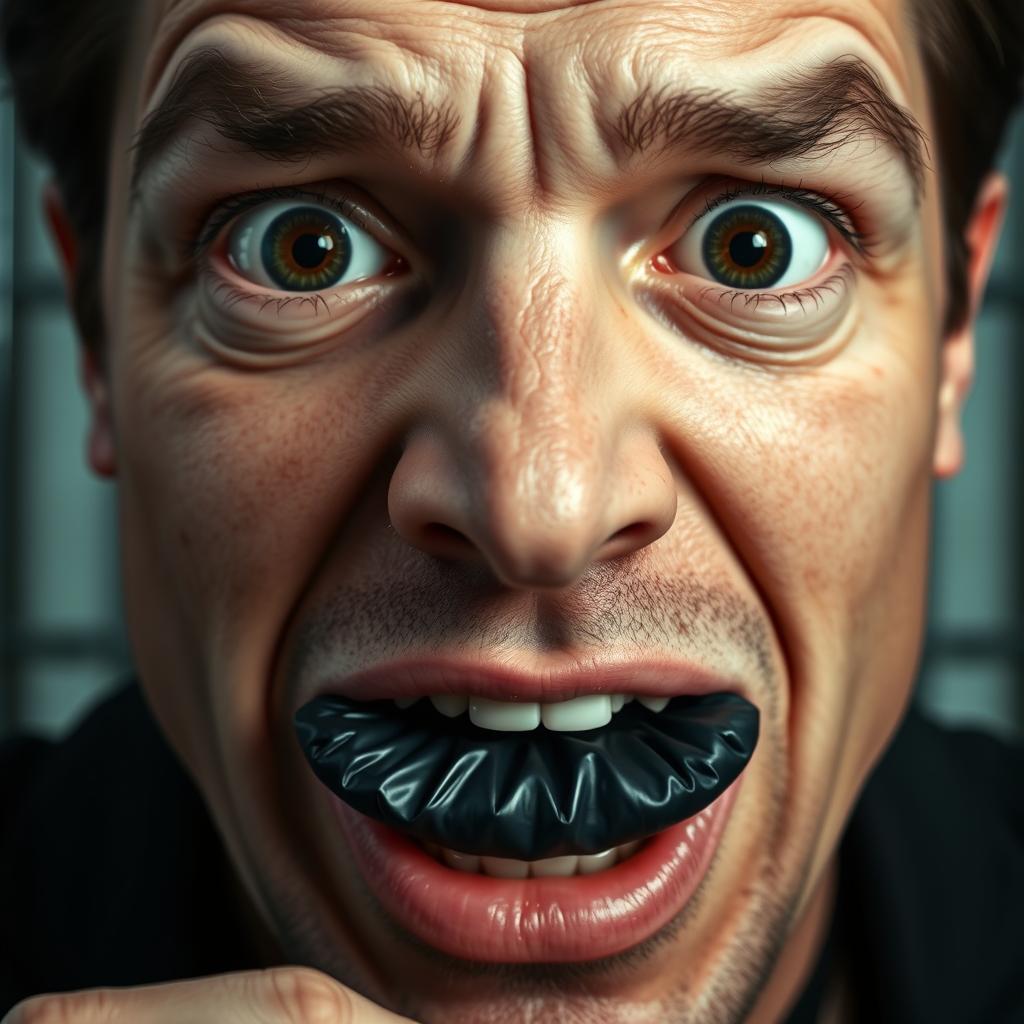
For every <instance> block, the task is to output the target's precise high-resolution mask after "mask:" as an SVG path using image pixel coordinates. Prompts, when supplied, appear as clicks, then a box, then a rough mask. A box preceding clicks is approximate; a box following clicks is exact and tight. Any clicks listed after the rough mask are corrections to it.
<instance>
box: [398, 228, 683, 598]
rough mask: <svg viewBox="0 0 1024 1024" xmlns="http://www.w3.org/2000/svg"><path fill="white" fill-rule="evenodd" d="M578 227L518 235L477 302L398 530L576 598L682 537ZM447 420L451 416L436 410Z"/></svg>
mask: <svg viewBox="0 0 1024 1024" xmlns="http://www.w3.org/2000/svg"><path fill="white" fill-rule="evenodd" d="M571 234H572V228H571V227H570V226H568V225H565V224H560V225H557V226H551V225H549V226H548V227H547V228H546V229H543V230H542V229H540V228H537V227H536V226H535V225H534V226H532V227H530V228H525V227H520V228H516V229H513V228H509V229H508V230H506V231H504V232H502V233H501V234H500V237H498V238H496V239H495V240H494V244H493V245H492V246H491V248H490V251H489V253H488V255H487V257H486V258H485V259H484V260H482V261H481V262H480V263H479V264H478V265H477V268H476V275H475V278H474V280H473V281H472V283H471V284H467V294H466V295H465V296H464V298H463V301H462V304H461V305H462V312H461V313H460V314H459V316H458V326H457V327H454V328H453V330H454V332H455V333H456V334H459V335H461V341H460V343H459V345H458V359H457V360H456V364H460V365H461V367H462V369H463V371H464V375H463V376H462V377H461V381H460V383H459V384H458V385H456V386H455V387H453V388H452V389H451V390H448V391H446V393H445V394H444V395H442V396H440V397H438V398H437V401H438V402H441V403H442V404H443V405H444V406H447V408H446V409H445V410H444V412H442V413H441V416H440V420H441V422H440V423H438V424H435V425H433V427H432V428H431V429H428V430H423V431H421V432H417V433H414V435H413V437H412V438H411V439H410V443H409V446H408V447H407V449H406V451H405V452H404V453H403V456H402V459H401V460H400V463H399V466H398V467H397V468H396V471H395V476H394V478H393V480H392V488H391V493H390V495H389V504H390V512H391V518H392V523H393V525H394V526H395V529H396V530H397V531H398V532H399V533H401V534H402V535H403V536H405V537H406V539H408V540H410V541H411V542H413V543H415V544H416V545H417V546H419V547H421V548H424V549H426V550H429V551H430V552H432V553H434V554H437V555H443V556H452V555H455V556H458V557H463V558H470V557H472V558H482V559H484V560H486V561H487V562H488V563H489V565H490V567H491V569H492V571H493V572H494V574H495V575H496V576H497V577H498V578H500V579H501V580H502V581H503V582H505V583H507V584H509V585H516V586H537V587H551V586H554V587H558V586H566V585H569V584H570V583H571V582H572V581H573V580H574V579H575V578H576V577H577V576H578V575H580V574H581V573H582V572H584V571H585V570H586V568H587V566H588V565H589V564H591V562H593V561H594V560H595V559H606V558H609V557H613V556H614V555H617V554H624V553H626V551H627V550H629V549H630V548H632V547H636V546H639V545H641V544H646V543H650V541H651V540H653V539H654V538H655V537H657V536H660V535H661V534H662V533H664V532H665V530H667V529H668V526H669V525H670V523H671V521H672V518H673V517H674V513H675V488H674V481H673V478H672V475H671V472H670V470H669V469H668V467H667V466H666V465H665V463H664V460H663V459H662V457H661V453H660V449H659V448H658V445H657V440H656V437H655V436H654V434H653V432H651V431H646V432H645V431H643V430H639V431H638V430H636V429H635V424H634V425H632V430H631V433H629V435H628V436H626V434H625V431H626V430H627V424H626V423H625V422H624V420H625V418H626V417H627V416H628V411H629V410H628V408H627V399H628V396H626V395H624V394H623V392H622V385H621V383H619V382H620V381H621V379H622V376H621V374H620V373H618V372H617V370H616V366H615V365H614V364H615V362H616V360H617V359H618V358H621V356H618V355H617V354H616V353H615V348H614V346H613V345H611V344H610V343H609V334H610V333H611V330H613V329H614V328H612V327H611V326H610V325H609V323H608V322H607V319H608V318H607V316H606V315H605V310H604V305H603V304H602V303H601V302H600V301H599V297H598V292H597V291H596V289H597V288H598V287H600V285H599V283H598V282H597V281H594V280H593V279H592V276H593V271H591V270H590V268H589V267H588V266H586V265H584V264H581V263H580V262H579V261H578V259H577V258H576V257H575V255H574V254H575V253H577V252H579V251H580V243H579V242H578V240H575V239H573V238H572V237H571ZM436 411H439V412H440V410H436Z"/></svg>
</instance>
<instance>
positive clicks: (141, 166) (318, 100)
mask: <svg viewBox="0 0 1024 1024" xmlns="http://www.w3.org/2000/svg"><path fill="white" fill-rule="evenodd" d="M308 96H309V90H307V89H304V88H303V87H302V86H300V85H299V83H298V82H297V81H296V80H295V79H293V78H292V77H291V76H289V75H288V74H286V73H284V72H282V70H281V69H280V68H279V67H277V66H276V65H274V66H270V65H266V66H264V65H260V64H258V63H255V62H242V61H238V60H236V59H234V58H232V57H230V56H228V55H227V54H226V53H224V52H223V51H221V50H219V49H216V48H205V49H201V50H197V51H195V52H194V53H192V54H190V55H189V56H188V57H186V58H185V59H184V60H183V61H182V62H181V65H180V66H179V67H178V69H177V71H176V72H175V75H174V79H173V80H172V82H171V85H170V87H169V88H168V90H167V94H166V95H165V96H164V98H163V100H162V101H161V102H160V105H159V106H158V107H157V108H156V109H155V110H153V111H152V112H151V113H150V114H148V115H147V116H146V118H145V119H144V120H143V122H142V126H141V127H140V128H139V130H138V132H137V133H136V136H135V139H134V141H133V143H132V147H131V153H132V155H133V157H134V165H133V168H132V178H131V181H132V195H133V197H135V196H137V195H138V191H139V188H140V185H141V182H142V179H143V178H144V177H145V175H146V173H147V172H148V171H149V169H150V168H151V167H152V165H153V164H154V163H155V161H156V159H157V157H158V156H159V155H160V154H161V153H162V152H163V151H164V150H165V149H166V147H167V146H168V145H169V144H170V143H171V142H172V141H173V140H174V139H176V138H177V137H178V136H179V135H180V134H181V132H182V131H183V130H184V128H185V126H186V125H187V124H188V123H189V122H191V121H194V120H200V121H205V122H206V123H207V124H210V125H212V126H213V127H214V128H215V129H216V131H217V133H218V134H219V135H220V136H222V137H223V138H224V139H226V140H228V141H231V142H236V143H239V144H241V145H242V146H244V147H245V148H246V149H249V150H251V151H252V152H254V153H256V154H258V155H259V156H262V157H264V158H266V159H269V160H282V161H292V160H295V161H301V160H306V159H308V158H309V157H311V156H315V155H317V154H318V153H322V152H324V151H326V150H345V149H363V150H369V149H375V150H381V149H391V150H407V151H408V150H418V151H419V152H420V153H421V154H423V155H424V156H431V155H436V154H438V153H440V152H441V151H443V149H444V148H445V146H446V145H447V144H448V142H449V141H450V140H451V138H452V137H453V135H454V134H455V132H456V131H457V129H458V126H459V117H458V115H457V114H456V113H455V112H454V110H452V108H451V107H450V106H448V105H440V106H437V105H434V104H431V103H429V102H428V101H427V100H425V99H424V98H423V97H422V96H416V97H414V98H409V97H406V96H403V95H402V94H401V93H398V92H396V91H395V90H393V89H390V88H388V87H387V86H382V85H372V86H344V87H340V88H331V89H320V90H317V92H316V93H315V95H314V97H313V98H312V99H309V98H304V99H301V98H300V97H308Z"/></svg>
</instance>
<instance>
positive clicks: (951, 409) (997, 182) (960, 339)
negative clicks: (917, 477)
mask: <svg viewBox="0 0 1024 1024" xmlns="http://www.w3.org/2000/svg"><path fill="white" fill-rule="evenodd" d="M1008 196H1009V184H1008V183H1007V180H1006V177H1005V176H1004V175H1002V174H998V173H992V174H989V176H988V177H987V178H986V179H985V180H984V182H983V183H982V186H981V188H980V189H979V190H978V198H977V201H976V202H975V204H974V212H973V213H972V214H971V219H970V221H969V222H968V224H967V229H966V231H965V234H964V239H965V241H966V243H967V314H966V316H965V317H964V322H963V324H962V325H961V326H960V327H958V328H956V330H954V331H953V332H952V333H951V334H949V335H948V336H947V337H946V338H945V339H944V340H943V343H942V370H941V378H940V382H939V409H938V427H937V430H936V435H935V453H934V456H933V460H932V466H933V472H934V473H935V475H936V476H937V477H939V478H940V479H948V478H949V477H953V476H956V474H957V473H959V472H960V469H961V468H962V466H963V464H964V435H963V427H962V418H963V417H962V414H963V407H964V402H965V401H966V400H967V394H968V392H969V391H970V389H971V384H972V382H973V380H974V325H975V321H976V320H977V316H978V311H979V309H980V308H981V300H982V299H983V298H984V295H985V285H986V284H987V283H988V275H989V271H990V270H991V268H992V258H993V257H994V256H995V252H996V245H997V243H998V242H999V233H1000V231H1001V230H1002V226H1003V217H1004V216H1005V214H1006V204H1007V199H1008Z"/></svg>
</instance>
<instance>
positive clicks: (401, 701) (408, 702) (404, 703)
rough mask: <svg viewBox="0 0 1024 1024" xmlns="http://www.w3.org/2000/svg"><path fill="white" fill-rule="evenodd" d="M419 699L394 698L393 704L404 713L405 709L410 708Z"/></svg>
mask: <svg viewBox="0 0 1024 1024" xmlns="http://www.w3.org/2000/svg"><path fill="white" fill-rule="evenodd" d="M418 700H419V697H396V698H395V703H396V704H397V705H398V706H399V707H400V708H401V709H402V710H403V711H404V710H405V709H406V708H411V707H412V706H413V704H415V703H416V701H418Z"/></svg>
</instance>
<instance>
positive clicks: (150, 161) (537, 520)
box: [91, 0, 955, 1022]
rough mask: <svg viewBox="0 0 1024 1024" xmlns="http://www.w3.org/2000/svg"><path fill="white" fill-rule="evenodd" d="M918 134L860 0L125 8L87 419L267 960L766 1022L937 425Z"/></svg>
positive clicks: (901, 582)
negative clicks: (97, 371) (100, 395)
mask: <svg viewBox="0 0 1024 1024" xmlns="http://www.w3.org/2000/svg"><path fill="white" fill-rule="evenodd" d="M930 136H931V119H930V116H929V112H928V92H927V85H926V83H925V80H924V77H923V73H922V71H921V67H920V64H919V61H918V58H917V56H916V40H915V38H914V34H913V29H912V28H911V26H910V23H909V20H908V19H907V16H906V12H905V11H904V9H903V6H902V4H900V3H897V2H894V0H877V2H868V0H839V2H828V3H826V2H816V0H800V2H797V0H770V2H763V3H756V4H755V3H750V2H746V0H592V2H581V0H480V2H477V3H470V2H468V0H466V2H448V0H385V2H381V0H315V2H314V0H308V2H307V0H294V2H291V3H286V4H270V3H264V2H260V0H177V2H175V0H152V2H150V3H148V4H147V5H145V7H144V9H143V13H142V14H141V16H140V18H139V24H138V25H136V26H135V37H134V44H133V49H132V52H131V54H130V55H129V58H128V61H127V67H126V69H125V74H124V78H123V81H122V86H121V92H120V104H119V112H118V121H117V128H116V131H115V141H114V150H113V153H114V157H113V161H114V162H113V168H112V172H111V180H110V190H109V199H110V210H109V215H108V220H107V230H106V235H105V246H106V247H105V256H104V266H103V301H104V309H105V314H106V325H107V336H106V338H105V359H106V367H105V370H104V376H103V381H104V384H103V387H104V388H106V389H107V396H106V401H107V403H108V405H107V406H106V408H108V410H109V416H108V417H105V416H104V415H100V416H98V418H97V422H96V424H95V425H94V434H93V438H92V449H91V450H92V453H93V454H92V457H93V462H94V465H96V466H97V467H98V468H100V469H101V470H102V471H106V472H108V473H110V474H112V475H113V474H116V476H117V478H118V480H119V493H120V508H121V531H122V545H123V558H124V580H125V588H126V602H125V603H126V607H127V612H128V620H129V627H130V631H131V636H132V641H133V645H134V653H135V659H136V663H137V666H138V670H139V676H140V679H141V681H142V683H143V687H144V689H145V692H146V695H147V697H148V698H149V700H150V702H151V704H152V706H153V708H154V711H155V712H156V714H157V717H158V718H159V720H160V722H161V724H162V726H163V728H164V729H165V730H166V732H167V734H168V735H169V737H170V739H171V742H172V743H173V745H174V746H175V748H176V750H177V751H178V752H179V754H180V755H181V757H182V758H183V760H184V761H185V763H186V765H187V766H188V768H189V770H190V772H191V773H192V775H193V776H194V777H195V779H196V781H197V782H198V784H199V786H200V788H201V789H202V792H203V794H204V796H205V798H206V800H207V801H208V802H209V805H210V807H211V810H212V812H213V815H214V818H215V820H216V822H217V824H218V827H219V829H220V830H221V832H222V834H223V837H224V839H225V842H226V844H227V846H228V849H229V850H230V853H231V856H232V858H233V861H234V863H235V864H236V866H237V868H238V873H239V876H240V878H241V880H242V883H243V886H242V888H243V889H244V892H245V896H244V897H242V896H241V895H240V901H242V900H243V899H244V900H248V901H249V902H250V903H251V905H252V906H253V907H254V908H255V909H256V916H258V918H259V920H260V921H262V922H265V925H266V934H267V936H268V937H271V938H268V941H272V942H274V943H277V944H278V945H279V947H280V949H281V950H282V951H283V954H282V955H283V956H285V957H286V958H288V960H289V962H302V963H306V964H310V965H312V966H316V967H318V968H320V969H322V970H324V971H327V972H329V973H331V974H333V975H334V976H335V977H337V978H339V979H340V980H342V981H343V982H345V983H347V984H349V985H352V986H354V987H356V988H358V989H359V990H361V991H363V992H364V993H366V994H367V995H369V996H370V997H371V998H373V999H375V1000H377V1001H378V1002H380V1003H381V1004H383V1005H385V1006H388V1007H390V1008H391V1009H394V1010H396V1011H399V1012H402V1013H405V1014H407V1015H409V1016H412V1017H415V1018H416V1019H418V1020H423V1021H431V1022H433V1021H445V1022H475V1021H482V1022H486V1021H556V1020H558V1021H580V1022H584V1021H586V1022H591V1021H593V1022H598V1021H602V1022H604V1021H613V1022H617V1021H623V1022H625V1021H631V1022H632V1021H639V1022H648V1021H650V1022H665V1021H669V1022H677V1021H679V1022H681V1021H691V1020H700V1021H709V1022H719V1021H722V1022H725V1021H740V1020H744V1019H751V1020H757V1019H761V1020H765V1021H770V1020H773V1019H776V1018H777V1014H778V1012H779V1006H780V1003H779V1000H780V999H782V998H783V997H782V996H780V995H779V992H778V990H777V985H778V984H779V983H778V982H777V980H773V979H777V978H778V977H781V973H782V965H784V964H788V965H789V967H788V970H789V972H790V973H792V972H793V971H794V970H795V971H797V972H798V973H799V971H800V970H803V969H804V966H805V963H804V961H805V960H806V958H807V956H809V955H810V954H809V952H807V951H808V950H810V949H811V948H812V947H813V944H814V941H815V940H816V939H817V938H818V937H819V936H818V933H817V931H816V929H817V928H818V927H819V923H820V921H821V920H822V916H821V912H820V911H821V908H822V907H824V906H825V905H826V904H827V902H828V900H829V898H830V895H829V894H830V892H831V886H832V885H833V868H832V855H833V853H834V849H835V846H836V843H837V840H838V838H839V835H840V833H841V830H842V828H843V825H844V822H845V820H846V817H847V815H848V814H849V811H850V809H851V807H852V806H853V804H854V802H855V800H856V797H857V794H858V792H859V788H860V786H861V784H862V783H863V781H864V779H865V777H866V775H867V773H868V771H869V770H870V768H871V767H872V765H873V764H874V762H875V760H876V758H877V756H878V755H879V753H880V751H881V750H882V749H883V747H884V746H885V745H886V743H887V741H888V739H889V737H890V736H891V734H892V732H893V730H894V728H895V727H896V725H897V723H898V721H899V719H900V717H901V715H902V713H903V711H904V708H905V706H906V702H907V700H908V698H909V695H910V689H911V685H912V680H913V677H914V673H915V669H916V661H917V656H918V648H919V645H920V640H921V629H922V627H921V621H922V615H923V604H924V588H925V571H926V570H925V566H926V554H927V548H928V508H929V496H930V488H931V481H932V480H933V479H934V476H935V474H936V472H939V473H940V474H942V473H945V472H948V471H952V469H954V468H955V466H954V465H953V463H954V462H955V458H954V456H952V455H950V454H949V453H950V451H952V450H953V449H954V448H955V444H954V442H953V441H951V440H950V439H949V438H948V437H946V436H945V434H944V429H945V428H944V427H943V419H942V417H943V413H942V403H941V402H940V395H941V394H942V391H943V388H942V384H943V378H942V373H943V341H944V338H943V303H944V287H945V283H944V278H943V274H942V268H943V245H944V241H943V238H942V234H941V230H940V216H939V202H940V196H939V181H938V178H937V177H936V172H935V170H934V167H933V160H932V159H931V153H930V147H929V145H928V142H929V139H930ZM103 407H104V406H103V403H102V402H101V409H102V408H103ZM723 695H725V696H724V697H723ZM396 701H397V703H396ZM570 701H572V702H573V703H571V704H570V703H569V702H570ZM301 709H306V711H305V712H302V710H301ZM310 709H313V710H314V711H317V714H319V716H320V717H319V718H317V717H316V715H314V714H312V713H311V712H310ZM297 713H298V714H299V717H300V719H301V718H302V715H303V714H305V716H306V717H305V719H304V721H305V726H304V730H305V731H303V728H299V729H297V727H296V721H295V719H296V715H297ZM332 716H333V717H332ZM673 716H675V717H674V718H673ZM730 716H731V717H730ZM318 723H320V724H318ZM672 723H676V724H672ZM680 723H681V724H680ZM677 724H678V728H679V729H682V731H683V732H684V733H686V730H690V732H688V733H686V735H688V736H690V738H691V740H692V748H691V747H680V746H679V742H678V741H677V739H673V738H672V737H675V736H677V733H673V732H672V730H673V729H676V725H677ZM670 725H671V728H670ZM318 730H320V731H318ZM670 733H671V734H672V735H671V736H670ZM638 737H639V738H642V739H644V741H645V743H646V744H647V745H646V746H644V748H643V749H644V750H649V749H657V750H659V751H660V753H659V754H658V756H659V757H662V758H663V760H664V763H665V764H667V765H668V766H669V768H671V769H672V771H674V772H676V775H675V776H673V778H674V779H675V780H676V781H675V782H673V783H672V784H668V783H664V782H663V780H664V778H665V775H664V774H661V775H659V774H658V771H656V770H655V769H654V768H652V766H651V765H650V764H649V763H647V762H645V761H644V760H643V756H642V755H641V751H640V746H639V744H640V739H638ZM346 744H348V746H347V747H346ZM659 744H661V745H660V746H659ZM694 751H697V753H694ZM644 756H646V755H644ZM317 757H320V758H321V762H320V763H318V764H315V763H314V761H315V760H316V758H317ZM702 757H704V758H705V759H706V760H705V761H702V760H701V758H702ZM346 758H347V760H346ZM684 762H685V764H684ZM481 765H483V766H484V767H483V768H482V767H480V766H481ZM659 765H662V762H659ZM658 770H659V771H660V770H661V769H658ZM664 771H668V768H664ZM332 773H333V774H332ZM652 773H653V774H652ZM659 779H661V780H662V782H661V783H659V782H658V780H659ZM680 779H682V781H681V782H680V781H679V780H680ZM608 851H610V852H608ZM801 951H803V952H801ZM802 957H803V959H801V958H802ZM794 965H795V966H794ZM748 1015H749V1016H748ZM758 1015H759V1016H758Z"/></svg>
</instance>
